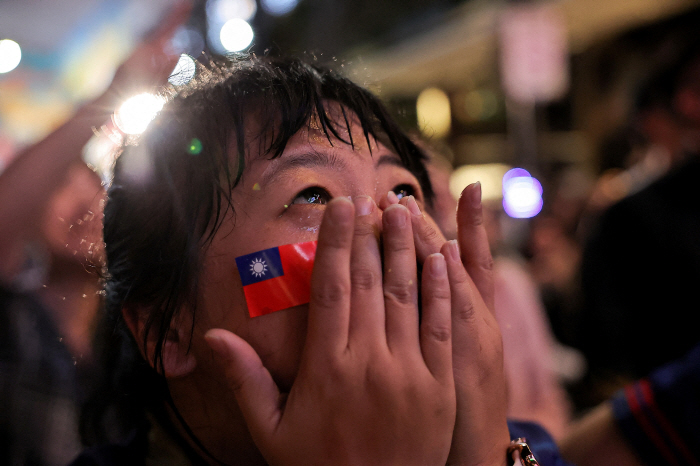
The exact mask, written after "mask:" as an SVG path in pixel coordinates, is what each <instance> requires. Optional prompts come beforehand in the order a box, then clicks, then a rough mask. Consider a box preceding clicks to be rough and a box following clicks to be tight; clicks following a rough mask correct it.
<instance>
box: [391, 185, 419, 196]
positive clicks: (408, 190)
mask: <svg viewBox="0 0 700 466" xmlns="http://www.w3.org/2000/svg"><path fill="white" fill-rule="evenodd" d="M393 191H394V194H396V197H398V198H399V199H401V198H402V197H406V196H415V195H416V190H415V189H414V188H413V186H411V185H410V184H400V185H398V186H397V187H395V188H394V189H393Z"/></svg>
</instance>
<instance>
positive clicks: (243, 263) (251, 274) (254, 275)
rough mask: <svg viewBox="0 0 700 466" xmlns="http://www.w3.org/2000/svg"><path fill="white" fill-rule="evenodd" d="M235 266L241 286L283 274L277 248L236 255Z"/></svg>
mask: <svg viewBox="0 0 700 466" xmlns="http://www.w3.org/2000/svg"><path fill="white" fill-rule="evenodd" d="M236 266H237V267H238V273H239V275H240V276H241V282H242V283H243V286H247V285H252V284H253V283H258V282H262V281H265V280H269V279H271V278H276V277H281V276H282V275H284V270H283V269H282V260H281V258H280V251H279V248H270V249H264V250H262V251H258V252H254V253H252V254H246V255H245V256H240V257H236Z"/></svg>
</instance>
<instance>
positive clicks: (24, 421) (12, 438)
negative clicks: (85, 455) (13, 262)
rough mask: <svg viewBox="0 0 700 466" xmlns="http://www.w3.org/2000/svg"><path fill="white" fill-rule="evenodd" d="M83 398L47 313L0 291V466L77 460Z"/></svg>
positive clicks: (20, 297) (19, 296) (71, 362)
mask: <svg viewBox="0 0 700 466" xmlns="http://www.w3.org/2000/svg"><path fill="white" fill-rule="evenodd" d="M79 395H80V392H79V383H78V367H77V365H76V362H75V361H74V360H73V358H72V357H71V354H70V353H69V352H68V350H67V348H66V347H65V346H64V345H63V343H62V342H61V338H60V337H59V336H58V334H57V332H56V330H55V328H54V325H53V323H52V321H51V320H50V318H49V316H48V315H47V313H46V310H45V309H44V308H43V306H42V305H41V304H40V303H39V302H38V301H37V300H36V299H35V297H33V296H32V295H31V294H18V293H15V292H11V291H8V290H6V289H3V288H1V287H0V464H2V465H7V466H15V465H17V466H19V465H22V466H30V465H65V464H67V463H68V462H70V461H71V460H72V459H73V458H75V456H76V455H77V454H78V453H79V452H80V449H81V446H80V439H79V435H78V427H77V426H78V406H79Z"/></svg>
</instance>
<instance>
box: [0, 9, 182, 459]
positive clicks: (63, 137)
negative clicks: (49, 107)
mask: <svg viewBox="0 0 700 466" xmlns="http://www.w3.org/2000/svg"><path fill="white" fill-rule="evenodd" d="M189 10H190V5H189V4H188V3H182V4H180V5H179V6H178V7H177V8H175V9H174V10H173V11H172V12H171V14H170V16H169V18H168V20H167V21H166V22H164V23H163V24H162V25H161V26H160V27H159V28H158V29H157V30H156V31H155V32H154V33H153V35H151V36H150V37H149V38H148V39H147V40H146V41H145V42H144V43H143V44H141V45H140V46H139V47H137V48H136V49H135V51H134V52H133V54H132V55H131V56H130V57H129V58H128V59H127V60H126V61H125V62H124V63H123V64H122V65H121V67H120V68H119V69H118V71H117V72H116V74H115V76H114V79H113V80H112V83H111V85H110V86H109V88H108V89H107V90H106V91H105V92H104V93H103V94H102V95H101V96H99V97H98V98H96V99H95V100H93V101H91V102H89V103H87V104H84V105H83V106H82V107H81V108H80V109H79V110H78V111H77V112H76V113H75V115H74V116H73V117H72V118H70V119H69V120H68V121H66V122H65V123H64V124H63V125H61V126H60V127H59V128H58V129H56V130H55V131H54V132H52V133H51V134H50V135H48V136H47V137H46V138H44V139H43V140H41V141H40V142H38V143H36V144H34V145H32V146H30V147H27V148H26V149H24V150H22V151H21V152H20V153H19V154H18V155H17V156H16V157H14V159H13V161H12V162H11V163H9V164H8V165H7V166H6V167H4V170H3V172H2V173H1V174H0V463H2V464H3V465H12V466H14V465H63V464H66V463H67V462H69V461H71V460H72V459H73V458H74V457H75V456H76V455H77V454H78V453H79V452H80V449H81V442H80V436H79V432H78V430H79V429H78V423H79V421H78V419H79V412H78V411H79V406H80V404H81V403H82V400H83V399H84V396H85V394H86V393H87V392H88V391H89V390H90V389H91V384H92V383H93V381H94V380H95V378H96V377H97V375H96V372H95V371H96V368H95V365H94V355H93V337H94V335H95V334H94V330H95V318H96V313H97V311H98V309H99V307H100V305H101V302H102V299H101V294H102V293H101V283H100V281H99V276H100V274H101V271H102V267H103V263H104V262H103V260H104V257H103V247H102V231H101V226H102V225H101V220H102V213H101V212H102V204H103V202H104V200H103V199H104V189H103V187H102V184H101V181H100V178H99V176H98V175H97V174H95V173H94V172H93V171H92V170H91V169H90V168H89V167H88V166H87V165H86V164H85V163H84V162H83V161H82V160H81V154H82V149H83V146H84V145H85V144H86V142H87V141H88V140H89V139H90V137H92V136H93V131H94V128H96V127H100V126H101V125H103V124H104V123H105V122H107V121H108V119H109V117H110V114H111V112H112V111H113V110H114V109H115V108H116V106H117V104H118V103H119V102H120V101H121V100H122V99H124V98H125V97H126V96H128V95H129V93H130V92H133V91H136V90H141V91H143V90H146V89H150V88H151V87H152V86H154V85H157V84H162V83H164V82H165V80H166V79H167V77H168V75H169V74H170V72H171V71H172V69H173V68H174V66H175V63H176V61H177V57H176V56H175V57H172V56H168V55H166V54H165V52H164V51H163V50H164V46H165V45H166V42H167V41H168V40H169V39H170V36H171V35H172V33H173V32H174V30H175V28H177V27H178V26H179V25H180V24H181V23H182V22H183V21H184V20H186V18H187V17H188V15H189Z"/></svg>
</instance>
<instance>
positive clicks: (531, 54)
mask: <svg viewBox="0 0 700 466" xmlns="http://www.w3.org/2000/svg"><path fill="white" fill-rule="evenodd" d="M499 32H500V45H501V55H500V58H501V76H502V81H503V87H504V89H505V91H506V93H507V94H508V96H509V97H510V98H512V99H514V100H516V101H519V102H523V103H534V102H541V101H548V100H553V99H557V98H559V97H561V96H562V95H563V94H564V93H565V92H566V90H567V89H568V86H569V70H568V53H567V43H566V30H565V22H564V18H563V17H562V15H561V13H560V12H559V11H558V10H557V9H556V8H554V7H551V6H547V5H529V4H519V5H512V6H509V7H508V8H507V9H506V10H505V11H504V13H503V15H502V17H501V22H500V31H499Z"/></svg>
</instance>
